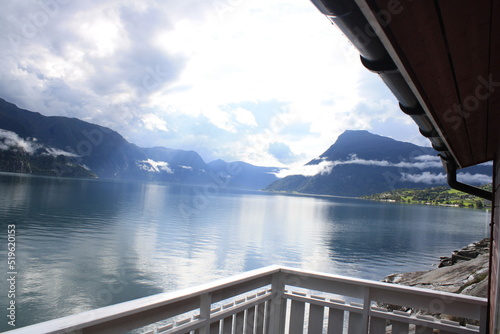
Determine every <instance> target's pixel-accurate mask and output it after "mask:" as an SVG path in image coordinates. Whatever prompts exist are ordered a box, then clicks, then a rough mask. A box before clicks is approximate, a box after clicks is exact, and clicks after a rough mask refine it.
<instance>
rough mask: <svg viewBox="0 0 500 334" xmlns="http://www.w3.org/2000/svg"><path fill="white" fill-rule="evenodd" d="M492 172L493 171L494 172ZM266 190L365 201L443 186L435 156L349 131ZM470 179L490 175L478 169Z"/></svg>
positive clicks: (426, 150)
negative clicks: (386, 193)
mask: <svg viewBox="0 0 500 334" xmlns="http://www.w3.org/2000/svg"><path fill="white" fill-rule="evenodd" d="M490 169H491V168H490ZM292 173H293V171H291V172H290V173H288V174H284V175H289V176H287V177H284V178H282V179H280V180H278V181H276V182H274V183H273V184H271V185H269V186H268V187H267V188H266V189H267V190H271V191H290V192H299V193H308V194H321V195H337V196H355V197H356V196H364V195H370V194H374V193H381V192H384V191H390V190H393V189H400V188H426V187H429V185H445V184H446V176H445V174H444V171H443V168H442V165H441V162H440V160H439V158H438V156H437V152H436V151H435V150H434V149H433V148H430V147H423V146H418V145H414V144H412V143H407V142H401V141H397V140H394V139H392V138H388V137H384V136H380V135H376V134H373V133H370V132H368V131H365V130H348V131H345V132H344V133H342V134H341V135H340V136H339V137H338V138H337V140H336V141H335V143H334V144H333V145H332V146H330V147H329V148H328V150H326V151H325V152H324V153H323V154H321V155H320V156H319V157H318V158H316V159H313V160H311V161H310V162H309V163H307V164H306V165H305V166H303V168H301V169H298V170H297V172H296V173H295V174H292ZM471 173H477V174H475V175H473V176H471V178H472V179H481V180H484V179H485V178H488V176H491V174H492V171H491V170H489V169H488V167H484V166H483V167H477V168H476V169H475V170H474V171H473V172H471Z"/></svg>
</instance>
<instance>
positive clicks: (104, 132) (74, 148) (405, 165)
mask: <svg viewBox="0 0 500 334" xmlns="http://www.w3.org/2000/svg"><path fill="white" fill-rule="evenodd" d="M0 171H3V172H17V173H31V174H39V175H50V176H63V177H92V178H96V177H98V178H111V179H130V180H139V181H158V182H167V183H178V184H191V185H195V184H196V185H207V184H213V183H214V182H215V184H217V185H219V186H221V185H222V186H224V187H229V188H240V189H250V190H259V189H264V190H266V191H278V192H297V193H306V194H319V195H335V196H352V197H358V196H366V195H371V194H375V193H381V192H385V191H391V190H394V189H401V188H418V189H423V188H427V187H430V186H439V185H445V184H446V176H445V174H444V171H443V167H442V165H441V162H440V158H439V157H438V156H437V152H436V151H435V150H434V149H432V148H430V147H423V146H417V145H414V144H411V143H406V142H401V141H397V140H394V139H391V138H387V137H383V136H379V135H375V134H372V133H370V132H368V131H354V130H348V131H345V132H344V133H343V134H341V135H340V136H339V137H338V139H337V141H336V142H335V143H334V144H333V145H332V146H330V148H328V149H327V150H326V151H325V152H324V153H323V154H321V155H319V156H318V157H317V158H315V159H313V160H311V161H310V162H308V163H307V164H306V165H304V166H302V167H301V168H298V169H297V168H292V169H280V168H275V167H260V166H254V165H251V164H248V163H245V162H241V161H237V162H225V161H223V160H215V161H212V162H210V163H205V161H204V160H203V159H202V157H201V156H200V155H199V154H198V153H196V152H194V151H185V150H178V149H172V148H166V147H151V148H142V147H139V146H137V145H134V144H132V143H129V142H128V141H127V140H126V139H125V138H123V137H122V136H121V135H120V134H119V133H118V132H116V131H113V130H111V129H109V128H106V127H102V126H100V125H97V124H92V123H88V122H84V121H82V120H79V119H76V118H68V117H60V116H50V117H48V116H43V115H41V114H39V113H36V112H32V111H28V110H24V109H20V108H18V107H17V106H15V105H14V104H12V103H9V102H7V101H5V100H3V99H0ZM491 175H492V166H491V164H483V165H479V166H475V167H471V168H468V169H467V170H461V171H460V173H459V174H458V176H459V180H462V181H463V182H467V183H472V184H485V183H489V182H491Z"/></svg>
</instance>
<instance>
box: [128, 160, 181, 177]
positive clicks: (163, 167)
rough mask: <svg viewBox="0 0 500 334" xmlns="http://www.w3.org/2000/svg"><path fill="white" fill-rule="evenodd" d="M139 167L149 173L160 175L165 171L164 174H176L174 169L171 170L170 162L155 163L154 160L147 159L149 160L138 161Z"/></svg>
mask: <svg viewBox="0 0 500 334" xmlns="http://www.w3.org/2000/svg"><path fill="white" fill-rule="evenodd" d="M137 165H138V166H139V167H140V168H142V169H144V170H146V171H148V172H156V173H159V172H161V171H163V172H167V173H168V174H173V173H174V171H173V170H172V169H170V167H169V165H168V162H165V161H155V160H152V159H147V160H142V161H138V162H137Z"/></svg>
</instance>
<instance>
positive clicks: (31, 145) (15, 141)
mask: <svg viewBox="0 0 500 334" xmlns="http://www.w3.org/2000/svg"><path fill="white" fill-rule="evenodd" d="M41 147H42V146H41V145H39V144H37V143H36V142H35V141H33V140H30V139H26V140H25V139H23V138H21V137H19V136H18V135H17V134H16V133H15V132H12V131H7V130H3V129H0V149H1V150H12V149H21V150H22V151H24V152H26V153H28V154H33V153H35V151H36V150H37V149H39V148H41Z"/></svg>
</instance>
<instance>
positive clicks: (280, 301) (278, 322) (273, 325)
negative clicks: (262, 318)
mask: <svg viewBox="0 0 500 334" xmlns="http://www.w3.org/2000/svg"><path fill="white" fill-rule="evenodd" d="M284 292H285V280H284V274H283V272H282V271H281V270H280V271H278V272H276V273H274V274H273V279H272V282H271V293H272V298H271V300H270V301H271V309H270V316H269V330H268V333H273V334H281V333H284V331H285V306H286V305H285V304H286V303H285V299H284V298H283V293H284Z"/></svg>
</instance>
